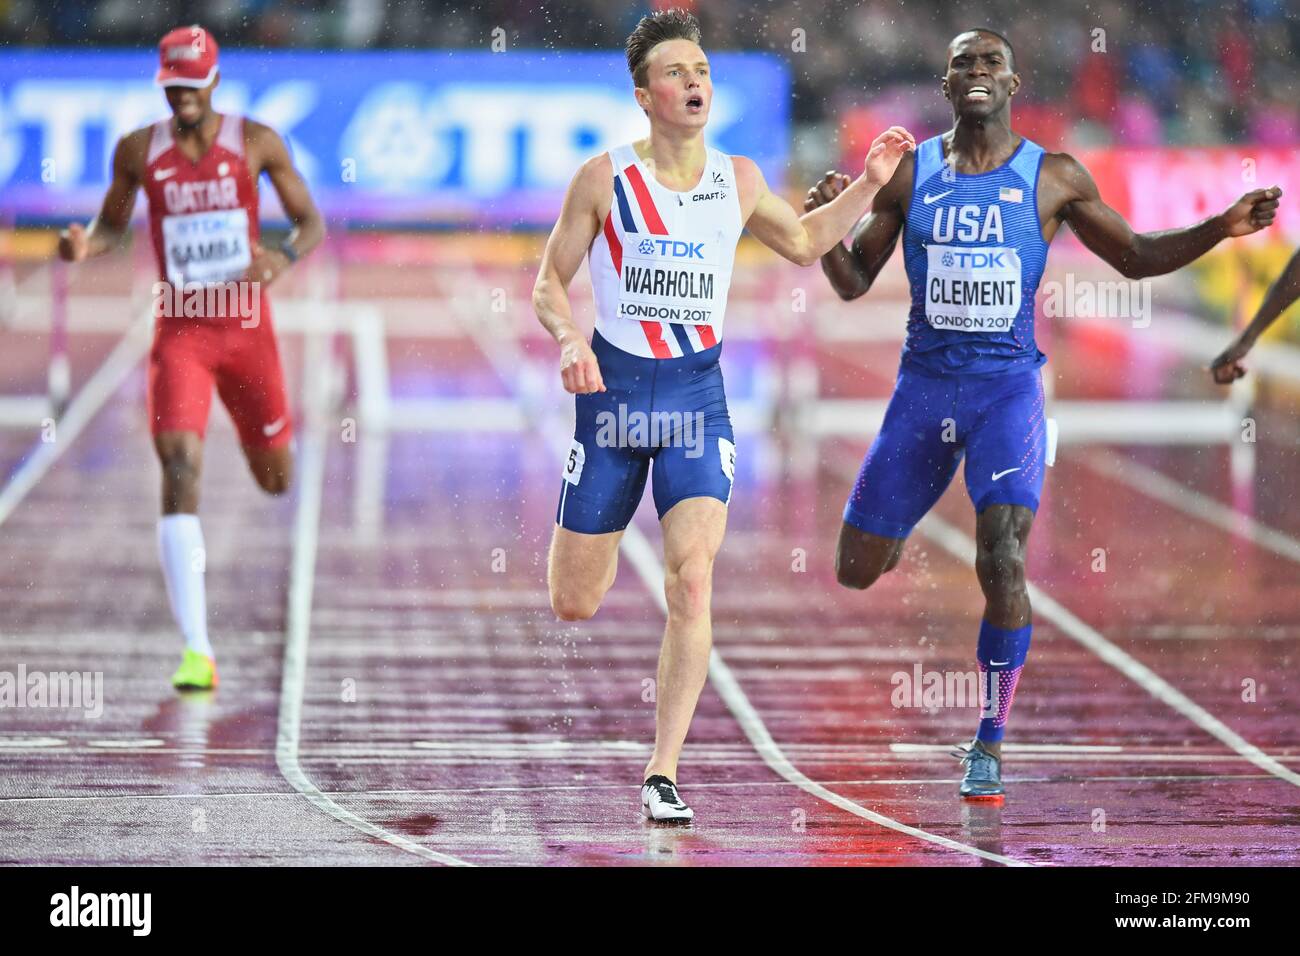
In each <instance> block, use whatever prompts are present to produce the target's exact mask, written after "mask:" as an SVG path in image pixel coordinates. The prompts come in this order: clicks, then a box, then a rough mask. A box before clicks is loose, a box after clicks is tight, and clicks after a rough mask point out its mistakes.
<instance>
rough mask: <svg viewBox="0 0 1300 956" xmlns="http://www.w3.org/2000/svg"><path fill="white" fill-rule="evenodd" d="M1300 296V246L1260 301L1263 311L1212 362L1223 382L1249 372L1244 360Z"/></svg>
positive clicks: (1212, 368) (1217, 377) (1217, 378)
mask: <svg viewBox="0 0 1300 956" xmlns="http://www.w3.org/2000/svg"><path fill="white" fill-rule="evenodd" d="M1296 299H1300V249H1297V250H1296V251H1295V255H1293V256H1292V257H1291V261H1290V262H1288V263H1287V264H1286V268H1285V269H1283V270H1282V274H1281V275H1280V276H1278V277H1277V281H1276V282H1274V283H1273V284H1272V285H1271V286H1269V290H1268V294H1267V295H1266V296H1264V301H1263V302H1262V303H1260V306H1259V311H1258V312H1256V313H1255V317H1254V318H1253V319H1251V320H1250V324H1249V325H1247V326H1246V327H1245V328H1244V329H1242V330H1241V334H1240V335H1238V336H1237V338H1236V340H1235V341H1234V342H1233V343H1232V344H1231V345H1229V346H1228V347H1227V348H1226V349H1224V350H1223V352H1222V353H1220V354H1219V356H1218V358H1216V359H1215V360H1214V361H1213V362H1211V363H1210V373H1211V374H1212V375H1213V376H1214V380H1215V381H1216V382H1218V383H1219V384H1220V385H1230V384H1231V383H1232V382H1235V381H1236V380H1237V379H1239V378H1241V377H1242V376H1243V375H1245V374H1246V368H1245V366H1243V365H1242V364H1241V360H1242V359H1244V358H1245V357H1246V353H1248V352H1249V351H1250V350H1251V349H1252V348H1254V346H1255V343H1256V342H1258V341H1259V337H1260V336H1261V335H1263V334H1264V331H1265V330H1266V329H1267V328H1268V327H1269V326H1270V325H1272V324H1273V321H1274V320H1275V319H1276V318H1277V317H1278V316H1279V315H1281V314H1282V313H1283V312H1285V311H1286V310H1287V309H1288V308H1290V307H1291V304H1292V303H1293V302H1295V301H1296Z"/></svg>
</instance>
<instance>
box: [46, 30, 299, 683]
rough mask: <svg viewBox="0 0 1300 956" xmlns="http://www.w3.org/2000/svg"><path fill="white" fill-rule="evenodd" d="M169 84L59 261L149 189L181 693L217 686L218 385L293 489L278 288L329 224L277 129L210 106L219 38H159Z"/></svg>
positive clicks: (165, 538)
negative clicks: (211, 478) (286, 223)
mask: <svg viewBox="0 0 1300 956" xmlns="http://www.w3.org/2000/svg"><path fill="white" fill-rule="evenodd" d="M158 49H159V59H160V65H159V69H158V74H157V76H156V81H157V83H158V85H159V86H161V87H163V89H164V92H165V94H166V97H167V103H168V105H169V106H170V107H171V111H172V115H171V117H170V118H168V119H166V120H161V121H159V122H157V123H154V124H153V125H151V126H146V127H144V128H142V129H138V130H135V131H134V132H132V133H128V134H127V135H126V136H124V137H122V139H121V140H120V141H119V142H118V144H117V147H116V149H115V151H114V154H113V171H112V181H111V182H110V184H109V187H108V191H107V193H106V194H105V196H104V203H103V207H102V209H101V211H100V214H99V216H97V217H96V218H95V219H94V220H93V221H92V222H91V223H90V225H89V227H85V226H81V225H80V224H75V223H74V224H72V225H70V226H69V227H68V229H67V230H66V231H65V232H63V233H62V234H61V235H60V237H59V254H60V256H62V257H63V258H64V259H66V260H68V261H72V262H78V261H81V260H83V259H86V258H89V257H92V256H97V255H102V254H104V253H107V252H110V251H111V250H113V249H114V248H115V247H117V246H118V245H119V244H120V242H121V240H122V238H123V237H124V236H125V234H126V231H127V230H128V229H129V227H130V220H131V211H132V208H133V207H134V205H135V199H136V194H137V193H138V192H139V191H140V189H141V187H143V189H144V192H145V196H146V198H147V199H148V203H149V228H150V233H151V235H152V238H153V244H154V251H155V253H156V255H157V259H158V271H159V276H160V281H159V283H158V284H157V285H155V287H154V315H155V322H156V326H155V331H154V342H153V348H152V350H151V352H150V356H149V399H148V404H149V421H150V430H151V431H152V433H153V439H154V448H155V450H156V451H157V454H158V460H159V461H160V463H161V464H162V519H161V520H160V522H159V526H158V544H159V557H160V560H161V563H162V566H163V578H164V580H165V582H166V585H167V595H168V598H169V600H170V603H171V606H172V613H173V615H174V616H175V618H176V622H177V624H178V626H179V628H180V630H181V632H182V634H183V635H184V637H185V647H186V650H185V657H184V660H183V661H182V664H181V668H180V669H179V670H178V671H177V672H176V674H175V675H173V677H172V683H173V684H174V685H175V686H176V687H177V688H211V687H215V686H216V682H217V679H216V666H215V662H214V659H213V652H212V647H211V644H210V643H209V640H208V634H207V616H206V615H207V611H206V598H205V591H204V583H203V574H204V565H205V562H204V561H202V560H199V557H200V555H201V553H202V550H203V539H202V533H201V531H200V530H199V524H198V514H197V512H198V502H199V478H200V472H201V468H202V461H203V440H204V435H205V432H206V429H207V423H208V414H209V411H210V409H211V405H212V392H213V389H214V388H215V389H216V392H217V394H218V395H219V396H220V398H221V401H222V404H224V405H225V406H226V408H227V410H228V411H229V412H230V416H231V418H232V419H233V421H234V423H235V427H236V429H237V430H238V432H239V440H240V444H241V445H242V446H243V450H244V455H245V457H246V458H247V460H248V465H249V468H250V470H251V471H252V473H253V476H254V478H255V479H256V480H257V483H258V485H259V486H260V487H261V488H262V489H263V490H265V491H267V492H269V493H271V494H279V493H281V492H283V491H285V490H286V489H287V488H288V486H289V480H290V474H291V472H292V468H293V453H292V446H291V438H292V435H293V429H292V425H291V424H290V420H289V406H288V401H287V399H286V396H285V388H284V376H283V374H282V371H281V367H280V356H279V350H278V348H277V346H276V340H275V334H274V332H273V330H272V327H271V313H270V308H269V304H268V301H267V297H266V289H267V287H268V286H270V285H271V283H273V282H274V281H275V280H276V278H277V277H278V276H279V275H280V274H281V273H283V272H284V271H285V270H286V269H288V268H289V266H290V265H291V264H292V263H293V262H294V261H296V260H297V259H298V257H299V256H301V255H305V254H306V253H307V252H310V251H311V250H312V249H313V248H314V247H315V246H316V245H317V244H318V243H319V242H320V241H321V239H322V238H323V237H324V231H325V230H324V224H323V222H322V220H321V216H320V213H319V212H318V211H317V209H316V206H315V203H313V202H312V199H311V194H310V193H309V192H308V190H307V185H306V183H304V182H303V180H302V177H301V176H299V174H298V172H297V171H296V170H295V169H294V167H293V163H292V161H291V160H290V158H289V152H288V149H287V148H286V146H285V144H284V141H283V140H282V139H281V138H280V136H279V135H278V134H277V133H276V132H275V131H274V130H272V129H270V128H269V127H267V126H263V125H262V124H261V123H257V122H254V121H253V120H249V119H244V118H242V117H239V116H234V115H228V114H227V115H223V114H220V113H217V112H214V111H213V109H212V93H213V90H215V88H216V86H217V84H218V82H219V80H220V77H219V75H218V69H217V43H216V40H215V39H213V37H212V35H211V34H210V33H208V31H206V30H205V29H203V28H202V27H199V26H192V27H180V28H178V29H176V30H173V31H172V32H171V33H168V34H167V35H166V36H165V37H163V39H162V42H161V43H160V44H159V48H158ZM262 174H265V175H266V176H267V177H268V179H269V180H270V182H271V185H272V186H273V187H274V189H275V191H276V194H277V195H278V196H279V198H280V204H281V206H282V207H283V208H284V211H285V213H286V215H287V216H288V217H289V219H290V220H291V221H292V222H293V229H292V231H291V232H290V233H289V236H288V238H287V239H286V240H285V241H284V242H283V243H282V244H281V245H279V246H278V247H276V248H272V249H265V248H263V247H262V245H261V235H260V231H259V226H258V218H257V213H258V196H257V183H258V178H259V177H260V176H261V175H262Z"/></svg>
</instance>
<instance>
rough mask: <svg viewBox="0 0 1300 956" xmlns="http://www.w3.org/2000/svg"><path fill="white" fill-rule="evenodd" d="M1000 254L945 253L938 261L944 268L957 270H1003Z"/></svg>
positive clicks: (1004, 264) (1003, 264)
mask: <svg viewBox="0 0 1300 956" xmlns="http://www.w3.org/2000/svg"><path fill="white" fill-rule="evenodd" d="M1002 256H1003V253H1001V252H945V253H944V254H943V258H942V259H941V260H940V261H941V262H942V263H943V264H944V265H945V266H952V265H954V264H955V265H956V266H957V267H958V268H959V269H1003V268H1006V262H1004V261H1003V259H1002Z"/></svg>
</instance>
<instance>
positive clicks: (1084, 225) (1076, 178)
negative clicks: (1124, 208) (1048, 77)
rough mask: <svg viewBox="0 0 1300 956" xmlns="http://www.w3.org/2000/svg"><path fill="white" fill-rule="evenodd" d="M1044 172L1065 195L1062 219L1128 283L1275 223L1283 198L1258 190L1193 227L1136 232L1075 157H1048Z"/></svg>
mask: <svg viewBox="0 0 1300 956" xmlns="http://www.w3.org/2000/svg"><path fill="white" fill-rule="evenodd" d="M1042 173H1043V174H1044V175H1047V176H1048V184H1047V185H1048V188H1050V189H1061V190H1063V191H1064V193H1065V198H1066V202H1065V204H1064V205H1063V206H1062V207H1061V212H1060V213H1059V214H1058V215H1059V216H1060V218H1061V219H1062V220H1064V221H1065V222H1068V223H1069V224H1070V226H1071V228H1073V229H1074V233H1075V235H1077V236H1078V237H1079V239H1080V240H1081V241H1082V242H1083V244H1084V245H1085V246H1087V247H1088V248H1089V249H1091V250H1092V251H1093V252H1095V253H1096V254H1097V255H1099V256H1101V258H1103V259H1105V260H1106V261H1107V262H1109V263H1110V264H1111V265H1112V266H1114V267H1115V268H1116V269H1117V270H1119V272H1120V273H1121V274H1122V275H1123V276H1124V277H1125V278H1129V279H1141V278H1145V277H1146V276H1158V275H1164V274H1165V273H1167V272H1173V271H1174V270H1175V269H1181V268H1182V267H1183V266H1185V265H1187V264H1188V263H1189V262H1192V261H1193V260H1195V259H1199V258H1200V257H1201V256H1203V255H1204V254H1205V253H1207V252H1209V251H1210V250H1211V249H1212V248H1214V246H1216V245H1217V244H1218V243H1219V242H1221V241H1222V240H1224V239H1227V238H1229V237H1232V236H1247V235H1250V234H1251V233H1252V232H1258V231H1259V230H1260V229H1263V228H1265V227H1266V226H1268V225H1270V224H1271V223H1272V222H1273V217H1274V216H1275V215H1277V205H1278V197H1280V196H1281V195H1282V190H1280V189H1278V188H1277V187H1276V186H1273V187H1271V188H1269V189H1255V190H1252V191H1251V192H1248V193H1246V194H1245V195H1244V196H1242V197H1241V198H1240V199H1238V200H1237V201H1236V202H1235V203H1233V204H1232V205H1231V206H1229V207H1228V208H1227V209H1225V210H1224V211H1223V212H1221V213H1219V215H1217V216H1211V217H1210V218H1209V219H1206V220H1205V221H1204V222H1198V223H1197V224H1196V225H1194V226H1187V227H1185V228H1183V229H1169V230H1167V231H1165V232H1144V233H1135V232H1134V231H1133V228H1132V227H1131V226H1130V225H1129V224H1128V223H1127V222H1125V221H1124V217H1123V216H1121V215H1120V214H1119V213H1117V212H1116V211H1115V210H1114V209H1112V208H1111V207H1110V206H1108V205H1106V203H1105V202H1103V201H1102V198H1101V194H1100V193H1099V192H1098V191H1097V184H1096V183H1095V182H1093V179H1092V176H1091V174H1089V172H1088V170H1086V169H1085V168H1084V167H1083V164H1082V163H1080V162H1079V161H1078V160H1077V159H1075V158H1074V157H1073V156H1070V155H1067V154H1065V153H1055V154H1051V155H1049V156H1047V157H1044V160H1043V170H1042ZM1041 182H1042V176H1040V183H1041ZM1041 188H1042V187H1041V186H1040V189H1041Z"/></svg>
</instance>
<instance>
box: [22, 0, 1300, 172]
mask: <svg viewBox="0 0 1300 956" xmlns="http://www.w3.org/2000/svg"><path fill="white" fill-rule="evenodd" d="M1294 3H1295V0H1089V2H1080V0H981V2H979V3H971V2H964V0H959V2H951V0H843V2H836V0H772V2H766V0H655V2H645V0H642V2H624V0H568V2H541V0H479V2H435V0H186V2H178V0H0V10H2V11H3V13H4V17H3V23H4V27H3V34H2V35H0V41H3V43H4V45H5V46H53V45H73V46H139V45H152V44H153V43H156V42H157V38H158V37H159V36H160V35H161V34H162V33H163V32H165V31H166V30H167V29H169V28H171V27H173V26H175V25H177V24H180V23H184V22H190V21H193V20H198V21H200V22H202V23H203V24H204V25H205V26H208V27H209V28H210V29H212V30H213V31H214V33H215V35H216V36H217V38H218V40H219V41H220V42H221V43H222V44H223V45H224V46H231V47H235V46H261V47H305V48H313V47H324V48H331V47H342V48H350V47H390V48H402V49H410V48H434V47H443V48H446V47H451V48H480V49H483V48H487V47H488V46H489V44H490V43H491V42H492V38H493V31H494V30H496V29H497V28H499V29H500V31H503V32H502V33H498V34H497V35H498V36H499V37H502V38H503V39H504V42H505V43H506V47H507V51H508V50H510V49H520V48H538V47H550V48H582V49H592V48H602V47H603V48H617V47H618V46H620V45H621V42H622V40H623V38H624V37H625V36H626V35H627V33H628V32H629V31H630V30H631V29H632V27H633V26H634V25H635V24H636V21H637V19H638V18H639V17H640V16H641V15H643V14H644V13H646V12H647V11H649V10H650V9H653V8H655V7H660V6H685V7H688V8H693V9H694V10H695V12H696V14H697V15H698V16H699V18H700V21H701V24H702V26H703V30H704V46H705V49H706V50H730V49H743V50H755V49H758V50H769V51H771V52H773V53H774V54H776V55H778V56H781V57H783V58H784V59H786V60H787V61H788V62H789V63H790V65H791V68H792V71H793V75H794V78H795V88H796V96H795V102H794V119H795V121H796V123H797V124H800V125H801V126H802V127H803V128H804V130H806V131H807V130H812V131H816V132H823V131H824V132H832V131H834V130H835V129H836V128H838V130H839V131H841V132H842V131H843V130H844V121H845V117H853V116H855V115H857V116H859V118H860V119H861V122H862V123H864V124H866V126H867V127H869V126H870V125H872V124H873V123H875V122H877V115H885V116H887V117H888V118H889V121H890V122H904V123H907V124H909V125H910V126H911V127H913V128H914V131H915V132H917V133H918V134H924V133H931V132H936V131H938V130H939V129H942V128H944V127H945V126H946V125H947V120H948V117H949V114H948V110H947V107H946V105H945V104H944V102H943V100H942V98H941V97H940V95H939V91H938V82H939V81H938V77H939V74H940V72H941V71H942V67H943V63H944V51H945V47H946V44H947V42H948V40H949V39H950V38H951V37H952V36H953V35H954V34H956V33H958V32H960V31H961V30H963V29H966V28H968V27H971V26H975V25H981V26H988V27H992V28H993V29H997V30H1000V31H1002V32H1004V33H1006V34H1007V35H1008V36H1009V37H1010V38H1011V40H1012V42H1013V43H1014V44H1015V53H1016V59H1017V64H1016V65H1017V68H1018V69H1019V70H1020V72H1021V74H1022V77H1023V79H1024V89H1023V90H1022V92H1021V93H1020V94H1019V96H1018V98H1017V101H1016V110H1017V114H1016V115H1017V123H1018V125H1019V126H1020V127H1021V128H1022V129H1024V130H1025V131H1026V132H1029V133H1030V134H1031V135H1034V136H1035V138H1037V139H1039V140H1040V141H1042V142H1044V143H1045V144H1050V145H1051V146H1053V147H1054V148H1076V149H1077V148H1083V147H1087V146H1100V145H1107V144H1117V145H1137V146H1141V145H1154V144H1159V143H1169V144H1186V145H1199V144H1215V143H1231V142H1241V141H1243V140H1249V141H1253V142H1256V143H1259V144H1263V145H1273V144H1278V145H1280V144H1289V143H1295V142H1297V141H1300V17H1298V16H1296V15H1295V11H1294V10H1293V9H1291V6H1292V5H1293V4H1294ZM864 110H865V111H868V112H867V114H866V115H865V116H864V115H862V111H864ZM826 127H830V129H825V128H826ZM850 138H851V139H852V138H855V136H854V134H853V133H852V132H850ZM797 152H798V149H797V145H796V154H797Z"/></svg>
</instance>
